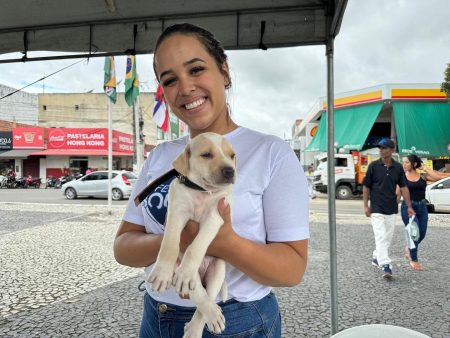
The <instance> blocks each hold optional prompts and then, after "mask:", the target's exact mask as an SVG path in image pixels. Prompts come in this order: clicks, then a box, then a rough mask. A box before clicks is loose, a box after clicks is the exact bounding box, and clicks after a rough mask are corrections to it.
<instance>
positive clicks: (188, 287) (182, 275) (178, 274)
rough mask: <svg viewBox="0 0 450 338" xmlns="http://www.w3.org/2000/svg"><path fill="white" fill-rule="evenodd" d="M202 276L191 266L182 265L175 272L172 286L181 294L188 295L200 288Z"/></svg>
mask: <svg viewBox="0 0 450 338" xmlns="http://www.w3.org/2000/svg"><path fill="white" fill-rule="evenodd" d="M199 281H200V276H199V275H198V270H196V269H192V268H191V267H189V266H186V265H183V263H181V265H180V266H179V267H178V269H176V270H175V274H174V275H173V279H172V285H173V286H174V287H175V290H176V291H177V292H178V293H181V294H188V293H189V292H190V291H194V290H195V288H196V287H198V283H199Z"/></svg>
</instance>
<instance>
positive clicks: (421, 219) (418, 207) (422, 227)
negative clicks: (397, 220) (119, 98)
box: [401, 201, 428, 262]
mask: <svg viewBox="0 0 450 338" xmlns="http://www.w3.org/2000/svg"><path fill="white" fill-rule="evenodd" d="M411 205H412V207H413V209H414V211H415V212H416V216H415V218H416V219H415V221H416V222H417V224H418V225H419V231H420V237H419V240H418V241H417V242H416V241H414V244H415V245H416V248H415V249H410V250H409V253H410V255H411V260H412V261H414V262H417V260H418V258H417V251H418V248H419V243H420V242H422V240H423V239H424V238H425V235H426V233H427V225H428V210H427V205H426V204H425V202H424V201H421V202H416V201H411ZM401 214H402V220H403V223H404V224H405V226H406V225H407V224H408V223H409V217H408V208H407V207H406V204H405V202H402V206H401Z"/></svg>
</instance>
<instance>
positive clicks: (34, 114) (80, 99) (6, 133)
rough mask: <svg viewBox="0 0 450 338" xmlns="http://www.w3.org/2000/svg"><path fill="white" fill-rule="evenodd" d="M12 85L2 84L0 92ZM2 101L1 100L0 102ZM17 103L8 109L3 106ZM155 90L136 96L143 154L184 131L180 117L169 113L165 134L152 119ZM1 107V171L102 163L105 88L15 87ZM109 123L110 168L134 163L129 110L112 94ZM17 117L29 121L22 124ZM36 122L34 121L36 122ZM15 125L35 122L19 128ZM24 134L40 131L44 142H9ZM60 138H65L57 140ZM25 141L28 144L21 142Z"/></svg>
mask: <svg viewBox="0 0 450 338" xmlns="http://www.w3.org/2000/svg"><path fill="white" fill-rule="evenodd" d="M14 90H15V89H13V88H10V87H6V86H1V87H0V93H3V95H2V96H4V95H7V94H9V93H12V92H13V91H14ZM4 103H5V104H4ZM13 106H15V107H17V109H16V110H10V108H8V107H13ZM153 106H154V93H150V92H148V93H143V92H141V93H140V95H139V98H138V100H137V101H136V107H137V110H136V115H137V116H138V119H139V123H138V125H139V129H140V131H139V135H141V140H142V142H143V146H141V147H140V149H142V150H141V151H142V154H141V156H142V157H144V156H145V155H146V154H148V151H150V150H151V149H152V148H153V147H155V146H156V145H157V144H158V143H160V142H162V141H164V140H167V139H175V138H178V137H180V136H183V135H185V134H186V133H187V128H186V126H185V124H184V123H182V122H181V121H179V120H178V118H176V117H175V116H174V115H173V114H170V127H171V128H170V138H169V137H168V135H167V134H168V133H163V132H162V131H161V129H159V128H158V127H157V126H156V124H155V123H154V122H153V120H152V115H153ZM0 108H1V109H2V110H4V111H8V112H9V113H8V114H3V113H2V115H1V119H2V120H3V117H4V116H5V117H7V118H8V119H9V121H8V120H6V121H0V173H1V172H3V171H5V170H7V169H9V168H11V169H14V170H15V171H16V172H17V175H18V176H23V175H27V174H28V173H30V174H32V175H33V176H39V177H43V178H45V177H48V176H49V175H52V176H61V175H62V174H64V173H76V172H81V173H84V172H85V171H86V169H87V168H97V169H106V168H107V167H108V164H107V163H108V157H107V144H108V141H107V128H108V98H107V97H106V95H105V94H104V93H52V94H37V95H35V94H28V93H24V92H17V93H15V94H14V95H11V97H7V98H5V99H4V100H2V102H1V105H0ZM111 113H112V129H113V169H131V168H133V152H134V141H135V140H134V136H133V135H134V128H135V123H134V115H135V114H134V111H133V107H129V106H128V105H127V104H126V102H125V99H124V93H118V94H117V102H116V104H112V105H111ZM19 121H31V122H33V124H23V123H19ZM37 125H39V127H37ZM18 127H27V128H34V129H30V130H23V131H21V130H19V129H18ZM20 132H26V133H27V134H26V135H27V136H28V137H30V135H40V136H39V137H42V136H41V134H43V140H42V142H43V144H42V145H41V144H40V145H39V146H37V145H36V144H33V145H31V144H28V145H25V147H24V145H21V147H22V148H17V147H18V145H15V144H14V142H13V139H14V135H13V134H14V133H17V135H18V133H20ZM62 140H64V142H62ZM27 146H28V148H26V147H27Z"/></svg>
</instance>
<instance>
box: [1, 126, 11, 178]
mask: <svg viewBox="0 0 450 338" xmlns="http://www.w3.org/2000/svg"><path fill="white" fill-rule="evenodd" d="M11 149H12V131H0V175H5V174H6V172H7V171H8V170H9V169H14V164H15V162H14V159H12V158H9V157H8V158H6V157H3V156H2V154H4V153H6V152H8V151H10V150H11Z"/></svg>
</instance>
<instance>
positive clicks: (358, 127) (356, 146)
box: [306, 103, 383, 151]
mask: <svg viewBox="0 0 450 338" xmlns="http://www.w3.org/2000/svg"><path fill="white" fill-rule="evenodd" d="M382 106H383V103H375V104H370V105H364V106H359V107H350V108H343V109H339V110H335V112H334V142H335V144H337V147H338V148H345V149H348V150H361V149H362V147H363V146H364V143H365V142H366V139H367V136H368V135H369V132H370V129H372V126H373V124H374V123H375V120H376V119H377V117H378V114H379V112H380V110H381V107H382ZM326 121H327V112H324V113H323V114H322V118H321V119H320V122H319V127H318V128H317V133H316V135H315V136H314V138H313V139H312V140H311V142H310V144H309V145H308V147H307V148H306V151H326V150H327V130H326V128H327V127H326Z"/></svg>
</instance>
